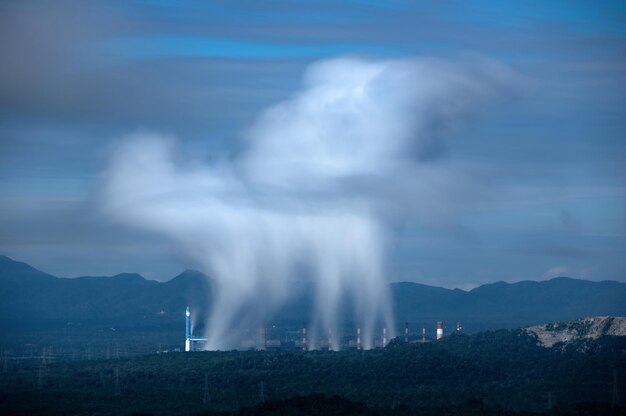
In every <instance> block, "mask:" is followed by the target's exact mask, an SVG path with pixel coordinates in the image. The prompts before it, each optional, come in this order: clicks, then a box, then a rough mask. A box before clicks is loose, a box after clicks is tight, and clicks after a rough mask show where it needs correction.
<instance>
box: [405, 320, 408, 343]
mask: <svg viewBox="0 0 626 416" xmlns="http://www.w3.org/2000/svg"><path fill="white" fill-rule="evenodd" d="M404 342H409V323H408V322H405V323H404Z"/></svg>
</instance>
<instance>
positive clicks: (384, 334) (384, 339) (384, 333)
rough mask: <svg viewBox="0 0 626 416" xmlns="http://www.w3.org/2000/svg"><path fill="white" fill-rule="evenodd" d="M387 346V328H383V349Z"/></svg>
mask: <svg viewBox="0 0 626 416" xmlns="http://www.w3.org/2000/svg"><path fill="white" fill-rule="evenodd" d="M386 346H387V327H383V348H385V347H386Z"/></svg>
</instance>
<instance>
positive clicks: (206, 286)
mask: <svg viewBox="0 0 626 416" xmlns="http://www.w3.org/2000/svg"><path fill="white" fill-rule="evenodd" d="M291 286H292V287H291V288H290V293H293V294H294V297H293V298H292V300H291V301H290V302H289V303H288V304H287V305H285V306H284V307H283V308H282V309H281V310H280V311H277V313H276V315H275V316H276V318H275V319H274V322H275V323H276V324H288V325H300V324H301V323H302V322H306V321H308V320H309V319H310V311H311V308H312V305H313V293H314V290H315V288H314V284H313V283H311V282H302V281H299V282H292V283H291ZM389 289H390V292H391V295H392V297H393V300H394V312H395V316H396V320H397V325H398V327H400V326H403V325H404V322H405V321H406V322H409V323H410V325H411V331H412V332H413V333H417V332H419V329H421V324H422V322H426V323H427V325H428V331H429V333H431V332H432V325H433V324H434V322H435V321H439V320H441V321H444V324H446V330H445V332H446V333H449V332H451V330H452V328H453V327H454V325H455V323H456V322H457V321H460V322H461V324H462V326H463V328H464V330H466V331H470V332H475V331H480V330H486V329H495V328H517V327H523V326H529V325H537V324H542V323H545V322H552V321H562V320H569V319H578V318H581V317H584V316H599V315H613V316H625V315H626V284H625V283H619V282H613V281H603V282H590V281H585V280H576V279H570V278H566V277H560V278H556V279H552V280H548V281H543V282H532V281H524V282H518V283H505V282H497V283H492V284H487V285H483V286H480V287H477V288H475V289H473V290H471V291H464V290H460V289H452V290H451V289H444V288H440V287H433V286H427V285H422V284H419V283H409V282H404V283H392V284H390V285H389ZM212 297H213V287H212V281H211V279H210V278H208V277H207V276H205V275H203V274H202V273H200V272H198V271H191V270H187V271H185V272H183V273H181V274H180V275H178V276H176V277H174V278H173V279H171V280H169V281H167V282H157V281H153V280H146V279H144V278H143V277H142V276H140V275H138V274H134V273H124V274H119V275H116V276H113V277H88V276H86V277H79V278H73V279H67V278H58V277H55V276H52V275H50V274H47V273H44V272H41V271H39V270H37V269H34V268H33V267H31V266H29V265H27V264H26V263H21V262H17V261H14V260H12V259H10V258H8V257H4V256H0V330H7V329H13V330H15V329H18V328H19V329H45V328H52V327H56V328H59V327H64V326H65V325H68V323H70V324H71V325H76V326H80V325H84V326H87V325H92V326H104V325H106V326H112V327H116V328H124V329H142V330H150V329H157V328H161V329H164V328H176V329H179V327H180V325H181V320H182V314H183V311H184V309H185V306H186V305H191V306H192V308H193V310H194V311H196V314H195V315H197V316H204V315H205V313H204V312H206V311H208V308H209V307H210V305H211V302H212ZM343 309H344V314H345V315H346V316H349V311H351V310H352V308H351V306H350V304H349V302H345V306H344V308H343ZM347 319H348V320H350V318H349V317H348V318H347Z"/></svg>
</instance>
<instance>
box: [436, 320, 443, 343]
mask: <svg viewBox="0 0 626 416" xmlns="http://www.w3.org/2000/svg"><path fill="white" fill-rule="evenodd" d="M441 338H443V322H441V321H439V322H437V339H441Z"/></svg>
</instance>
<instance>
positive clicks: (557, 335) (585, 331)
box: [524, 316, 626, 347]
mask: <svg viewBox="0 0 626 416" xmlns="http://www.w3.org/2000/svg"><path fill="white" fill-rule="evenodd" d="M524 330H525V331H526V332H527V333H529V334H533V335H535V336H536V337H537V343H538V344H539V345H541V346H543V347H552V346H553V345H555V344H557V343H559V342H570V341H575V340H579V339H598V338H600V337H601V336H603V335H614V336H626V317H623V316H591V317H587V318H582V319H577V320H574V321H560V322H556V323H549V324H545V325H536V326H530V327H528V328H524Z"/></svg>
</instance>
